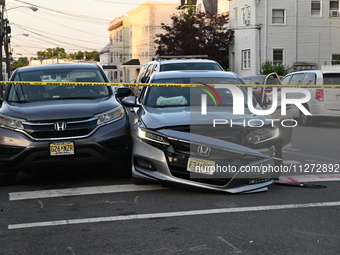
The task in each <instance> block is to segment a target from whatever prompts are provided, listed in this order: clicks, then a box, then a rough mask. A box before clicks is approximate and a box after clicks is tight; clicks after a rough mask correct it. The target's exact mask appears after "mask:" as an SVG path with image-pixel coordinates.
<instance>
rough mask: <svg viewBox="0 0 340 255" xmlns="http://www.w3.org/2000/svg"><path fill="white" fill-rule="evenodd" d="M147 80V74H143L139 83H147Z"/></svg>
mask: <svg viewBox="0 0 340 255" xmlns="http://www.w3.org/2000/svg"><path fill="white" fill-rule="evenodd" d="M148 80H149V76H144V77H142V79H141V80H140V82H141V83H147V81H148Z"/></svg>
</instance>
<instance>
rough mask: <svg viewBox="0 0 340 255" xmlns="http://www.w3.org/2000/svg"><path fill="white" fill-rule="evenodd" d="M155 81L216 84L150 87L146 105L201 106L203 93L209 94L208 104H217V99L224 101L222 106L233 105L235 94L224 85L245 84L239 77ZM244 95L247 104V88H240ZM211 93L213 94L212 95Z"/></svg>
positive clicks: (162, 80) (162, 81)
mask: <svg viewBox="0 0 340 255" xmlns="http://www.w3.org/2000/svg"><path fill="white" fill-rule="evenodd" d="M153 83H172V84H176V83H177V84H188V83H191V84H205V85H207V84H216V85H219V86H218V87H217V86H216V87H215V88H213V87H214V85H211V87H210V88H209V87H207V86H204V85H202V87H201V86H199V87H174V86H171V87H165V86H164V87H163V86H153V87H149V89H148V92H147V94H146V97H145V105H146V106H151V107H179V106H200V105H201V103H202V102H201V100H202V99H201V95H202V94H208V95H209V96H207V105H208V106H216V105H217V101H219V102H222V104H218V105H222V106H232V105H233V95H232V93H231V92H230V90H229V89H228V88H225V87H222V86H223V85H226V84H229V85H230V84H243V83H242V81H240V79H238V78H226V77H223V78H217V77H213V78H175V79H174V78H172V79H155V80H153ZM209 86H210V85H209ZM211 88H213V89H211ZM240 89H241V90H242V92H243V95H244V98H245V99H244V102H245V105H246V104H247V92H246V88H240ZM210 95H211V96H210Z"/></svg>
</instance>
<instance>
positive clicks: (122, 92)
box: [116, 87, 132, 98]
mask: <svg viewBox="0 0 340 255" xmlns="http://www.w3.org/2000/svg"><path fill="white" fill-rule="evenodd" d="M131 94H132V90H131V89H130V88H128V87H120V88H118V89H117V90H116V97H118V98H123V97H127V96H130V95H131Z"/></svg>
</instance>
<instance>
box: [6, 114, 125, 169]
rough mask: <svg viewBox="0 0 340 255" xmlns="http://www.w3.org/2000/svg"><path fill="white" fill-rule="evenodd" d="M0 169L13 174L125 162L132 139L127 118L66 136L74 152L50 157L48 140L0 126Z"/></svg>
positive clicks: (115, 164) (49, 141)
mask: <svg viewBox="0 0 340 255" xmlns="http://www.w3.org/2000/svg"><path fill="white" fill-rule="evenodd" d="M0 132H1V137H0V172H1V173H7V174H9V173H10V174H15V173H18V172H19V171H21V170H23V171H35V170H38V169H41V168H45V169H46V168H48V169H50V168H69V167H72V168H75V167H76V168H78V167H79V168H80V167H85V166H88V165H96V166H99V165H103V166H112V167H114V166H119V165H126V163H127V162H128V161H129V160H130V158H131V146H130V144H131V138H130V129H129V123H128V121H127V120H126V119H122V120H119V121H117V122H113V123H111V124H108V125H105V126H102V127H100V128H98V129H97V130H96V132H94V133H93V134H91V136H88V137H83V138H70V139H68V138H66V139H59V140H58V141H71V142H74V154H73V155H62V156H50V143H51V142H55V141H52V140H49V139H46V140H39V141H36V140H32V139H30V138H29V137H28V136H26V135H25V134H23V133H20V132H16V131H13V130H9V129H4V128H0Z"/></svg>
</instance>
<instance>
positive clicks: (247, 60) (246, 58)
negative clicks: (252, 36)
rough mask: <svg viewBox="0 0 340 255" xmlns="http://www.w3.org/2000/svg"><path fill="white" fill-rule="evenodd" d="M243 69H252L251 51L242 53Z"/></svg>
mask: <svg viewBox="0 0 340 255" xmlns="http://www.w3.org/2000/svg"><path fill="white" fill-rule="evenodd" d="M242 69H250V50H243V51H242Z"/></svg>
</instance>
